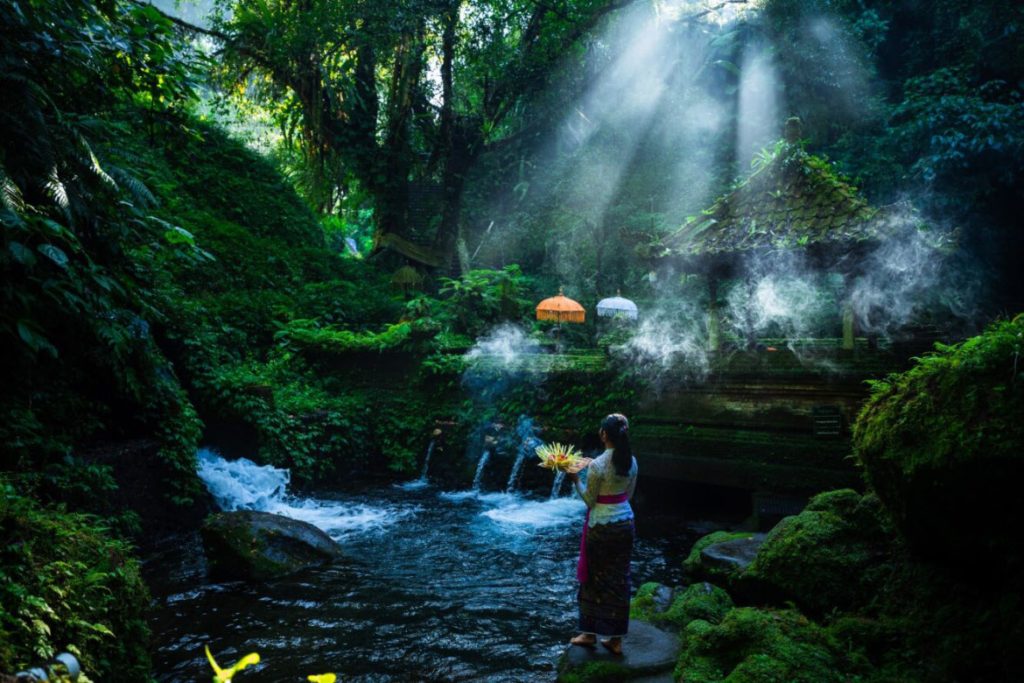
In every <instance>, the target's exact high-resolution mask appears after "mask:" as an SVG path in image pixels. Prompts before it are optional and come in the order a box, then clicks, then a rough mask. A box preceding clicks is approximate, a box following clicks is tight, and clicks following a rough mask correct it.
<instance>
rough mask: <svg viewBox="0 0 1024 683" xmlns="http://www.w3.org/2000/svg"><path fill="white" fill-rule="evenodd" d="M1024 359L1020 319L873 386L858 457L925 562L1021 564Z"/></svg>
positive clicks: (987, 566)
mask: <svg viewBox="0 0 1024 683" xmlns="http://www.w3.org/2000/svg"><path fill="white" fill-rule="evenodd" d="M1022 352H1024V315H1019V316H1017V317H1016V318H1014V319H1013V321H1009V322H999V323H996V324H994V325H992V326H991V327H989V328H988V329H987V330H986V331H985V333H984V334H982V335H980V336H977V337H973V338H972V339H969V340H967V341H966V342H963V343H962V344H957V345H954V346H941V345H940V346H938V350H937V351H936V352H935V353H932V354H929V355H926V356H924V357H923V358H920V359H918V360H917V363H916V365H915V366H914V367H912V368H911V369H910V370H908V371H906V372H903V373H900V374H897V375H890V376H889V377H888V378H886V379H885V380H884V381H880V382H875V383H874V385H873V387H872V392H873V393H872V396H871V397H870V399H869V400H868V402H867V404H866V405H865V406H864V409H863V410H862V411H861V413H860V416H859V418H858V420H857V422H856V424H855V425H854V429H853V441H854V449H855V453H856V456H857V458H858V459H859V460H860V462H861V464H862V465H863V466H864V471H865V473H866V475H867V479H868V481H869V483H870V484H871V487H872V488H873V489H874V490H875V491H876V492H877V493H878V496H879V497H880V498H881V500H882V502H883V503H884V504H885V507H886V509H887V510H888V511H889V512H890V514H891V515H892V519H893V521H894V522H895V524H896V526H897V528H898V529H899V530H900V532H901V533H902V534H903V536H904V537H905V538H906V540H907V541H908V543H909V545H910V547H911V548H912V549H913V550H914V551H915V552H917V553H918V554H919V555H921V556H924V557H927V558H929V559H931V560H933V561H938V562H941V563H943V564H947V565H960V566H962V567H964V568H969V569H970V570H971V571H975V572H977V571H979V570H981V571H984V572H992V571H994V570H1003V569H1005V568H1006V567H1007V566H1008V565H1012V564H1014V563H1019V562H1020V560H1021V558H1022V551H1021V545H1020V543H1019V536H1020V529H1021V527H1022V526H1024V507H1022V506H1021V505H1020V504H1019V502H1018V496H1019V492H1020V489H1021V487H1022V484H1024V447H1022V444H1024V420H1022V419H1021V416H1024V362H1022V359H1021V354H1022ZM995 520H998V521H999V523H998V524H993V522H994V521H995Z"/></svg>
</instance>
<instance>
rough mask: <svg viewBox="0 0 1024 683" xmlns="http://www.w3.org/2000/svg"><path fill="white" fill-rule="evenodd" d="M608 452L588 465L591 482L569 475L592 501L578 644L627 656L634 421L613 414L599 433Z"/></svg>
mask: <svg viewBox="0 0 1024 683" xmlns="http://www.w3.org/2000/svg"><path fill="white" fill-rule="evenodd" d="M598 433H599V435H600V436H601V442H602V443H603V444H604V446H605V449H606V450H605V452H604V453H602V454H601V455H600V456H598V457H597V458H595V459H594V461H593V462H592V463H590V466H589V467H588V468H587V486H586V488H583V486H582V485H581V484H580V480H579V477H578V476H577V475H575V474H570V475H569V476H570V478H571V479H572V482H573V485H574V486H575V487H576V491H577V492H578V493H579V494H580V497H581V498H582V499H583V501H584V502H585V503H586V504H587V521H586V522H585V523H584V526H583V539H582V541H581V542H580V561H579V564H578V566H577V569H576V578H577V579H579V582H580V590H579V596H578V599H579V604H580V631H581V633H580V634H579V635H578V636H576V637H575V638H573V639H572V640H571V641H569V642H571V643H572V644H573V645H582V646H584V647H593V646H594V645H595V644H596V643H597V636H598V635H602V636H608V638H606V639H602V640H601V644H602V645H603V646H604V647H606V648H607V649H608V650H609V651H611V652H612V653H614V654H617V655H619V654H622V637H623V636H624V635H626V632H627V631H628V630H629V592H630V590H629V589H630V583H629V561H630V557H631V556H632V554H633V509H632V508H631V507H630V505H629V499H630V498H632V496H633V491H634V489H635V488H636V474H637V465H636V458H634V457H633V451H632V449H631V448H630V446H629V421H628V420H626V417H625V416H624V415H620V414H618V413H613V414H611V415H609V416H608V417H606V418H604V420H602V421H601V429H600V431H599V432H598Z"/></svg>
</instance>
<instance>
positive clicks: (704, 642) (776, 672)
mask: <svg viewBox="0 0 1024 683" xmlns="http://www.w3.org/2000/svg"><path fill="white" fill-rule="evenodd" d="M683 642H684V643H685V646H684V648H683V652H682V654H681V655H680V658H679V662H678V664H677V666H676V669H675V675H676V680H678V681H680V682H681V683H710V682H711V681H723V680H728V681H735V682H736V683H764V682H765V681H787V682H799V683H828V682H832V681H835V683H839V682H840V681H847V680H851V677H850V676H848V675H845V674H844V673H843V672H842V671H841V669H840V665H841V664H842V663H843V659H842V657H841V655H840V654H839V652H840V651H841V648H840V647H839V646H838V644H837V643H836V642H835V641H834V639H832V638H831V637H830V635H829V634H828V633H827V632H826V631H825V630H824V629H822V628H821V627H820V626H818V625H816V624H815V623H814V622H812V621H810V620H808V619H807V618H806V617H804V616H803V615H802V614H800V613H799V612H797V611H796V610H791V609H787V610H773V609H756V608H753V607H737V608H736V609H733V610H730V611H729V612H728V613H727V614H726V615H725V617H724V618H723V619H722V620H721V621H720V622H719V623H718V624H712V623H710V622H707V621H704V620H703V619H695V620H693V621H691V622H690V624H689V625H688V626H687V627H686V629H685V631H684V632H683Z"/></svg>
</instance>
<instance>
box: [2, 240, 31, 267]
mask: <svg viewBox="0 0 1024 683" xmlns="http://www.w3.org/2000/svg"><path fill="white" fill-rule="evenodd" d="M7 248H8V249H10V250H11V255H12V256H14V260H16V261H17V262H18V263H20V264H21V265H23V266H33V265H35V263H36V255H35V254H33V253H32V250H31V249H29V248H28V247H26V246H25V245H24V244H22V243H21V242H11V243H10V244H8V245H7Z"/></svg>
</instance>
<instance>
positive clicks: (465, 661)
mask: <svg viewBox="0 0 1024 683" xmlns="http://www.w3.org/2000/svg"><path fill="white" fill-rule="evenodd" d="M215 493H216V491H215ZM236 495H237V492H236ZM277 501H278V502H277V503H275V504H266V503H264V504H263V507H264V508H265V509H271V510H272V511H274V510H275V505H276V506H277V507H276V511H279V512H284V513H285V514H292V516H296V517H306V518H307V519H309V521H312V522H314V523H317V524H318V525H320V526H321V527H323V528H325V529H326V530H328V531H329V533H331V534H332V535H333V536H334V537H335V538H337V539H338V540H339V541H340V542H341V543H342V545H343V546H344V548H345V550H346V554H347V556H348V560H347V561H346V562H343V563H341V564H339V565H336V566H331V567H326V568H321V569H316V570H309V571H307V572H304V573H302V574H299V575H295V576H292V577H288V578H286V579H282V580H278V581H274V582H270V583H265V584H261V585H258V586H257V585H246V584H242V583H228V584H214V585H209V584H206V583H205V578H204V576H203V570H204V567H203V562H202V557H201V555H202V553H201V548H200V546H199V543H198V539H197V538H192V539H188V540H185V541H181V540H179V541H177V542H175V543H174V544H172V545H171V546H170V547H167V548H165V549H163V550H162V551H161V552H160V553H158V554H157V555H155V556H154V557H153V558H152V559H151V560H150V561H149V562H148V563H147V565H146V570H147V573H148V574H149V577H150V583H151V585H152V587H153V592H154V596H155V600H156V604H157V606H156V609H155V611H154V615H153V619H152V626H153V630H154V639H155V642H156V644H157V650H156V653H155V665H156V670H157V672H158V674H157V677H158V679H159V680H162V681H195V680H209V679H210V676H211V673H210V669H209V666H208V664H207V663H206V661H205V657H204V655H203V646H204V645H206V644H208V645H209V646H210V649H211V650H212V651H213V652H214V654H215V656H217V658H218V660H219V661H220V663H221V664H222V665H223V664H227V663H232V662H234V661H235V660H237V659H238V658H239V657H240V656H241V655H243V654H245V653H247V652H251V651H256V652H259V654H260V656H261V658H262V660H263V662H262V663H261V664H260V665H259V667H258V668H256V669H251V670H246V671H245V672H243V673H241V674H239V675H238V677H237V678H236V681H250V680H251V681H299V680H305V677H306V675H308V674H313V673H324V672H328V671H330V672H334V673H336V674H338V676H339V680H342V681H484V680H486V681H550V680H552V679H553V677H554V668H555V664H556V662H557V659H558V657H559V655H560V654H561V652H562V651H563V649H564V647H565V643H566V641H567V640H568V638H569V637H571V636H572V635H573V634H574V630H573V629H574V627H575V618H576V611H575V585H574V577H575V562H576V555H577V550H578V546H579V537H578V532H579V530H580V527H581V524H582V518H583V505H582V503H580V502H579V501H577V500H573V499H568V498H562V499H557V500H553V501H546V500H545V501H542V500H536V499H530V498H527V497H523V496H519V495H516V494H483V495H477V494H473V493H470V492H464V493H460V494H445V493H443V492H440V491H438V490H437V489H435V488H432V487H429V486H428V487H422V486H421V487H419V488H417V487H415V486H413V487H409V488H405V489H403V488H400V487H387V488H380V489H377V490H373V491H368V492H363V493H360V494H358V495H347V494H345V495H337V496H331V497H329V498H324V499H320V500H308V499H306V500H302V499H294V498H288V499H286V500H282V499H277ZM271 502H272V503H273V501H271ZM332 520H333V521H332ZM654 522H655V520H648V521H647V523H646V524H645V520H643V519H638V536H639V538H638V541H637V544H636V548H635V552H634V562H633V576H634V587H635V586H638V585H639V584H640V583H642V582H644V581H648V580H657V581H661V582H665V583H678V582H679V579H680V576H679V567H680V563H681V561H682V558H683V556H684V553H685V552H686V550H687V549H688V548H689V546H690V545H691V544H692V541H693V539H694V538H695V537H696V535H697V534H695V533H693V532H691V531H689V530H687V529H685V528H679V527H678V526H676V525H674V524H662V525H656V524H655V523H654ZM658 526H660V527H661V528H658Z"/></svg>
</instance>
